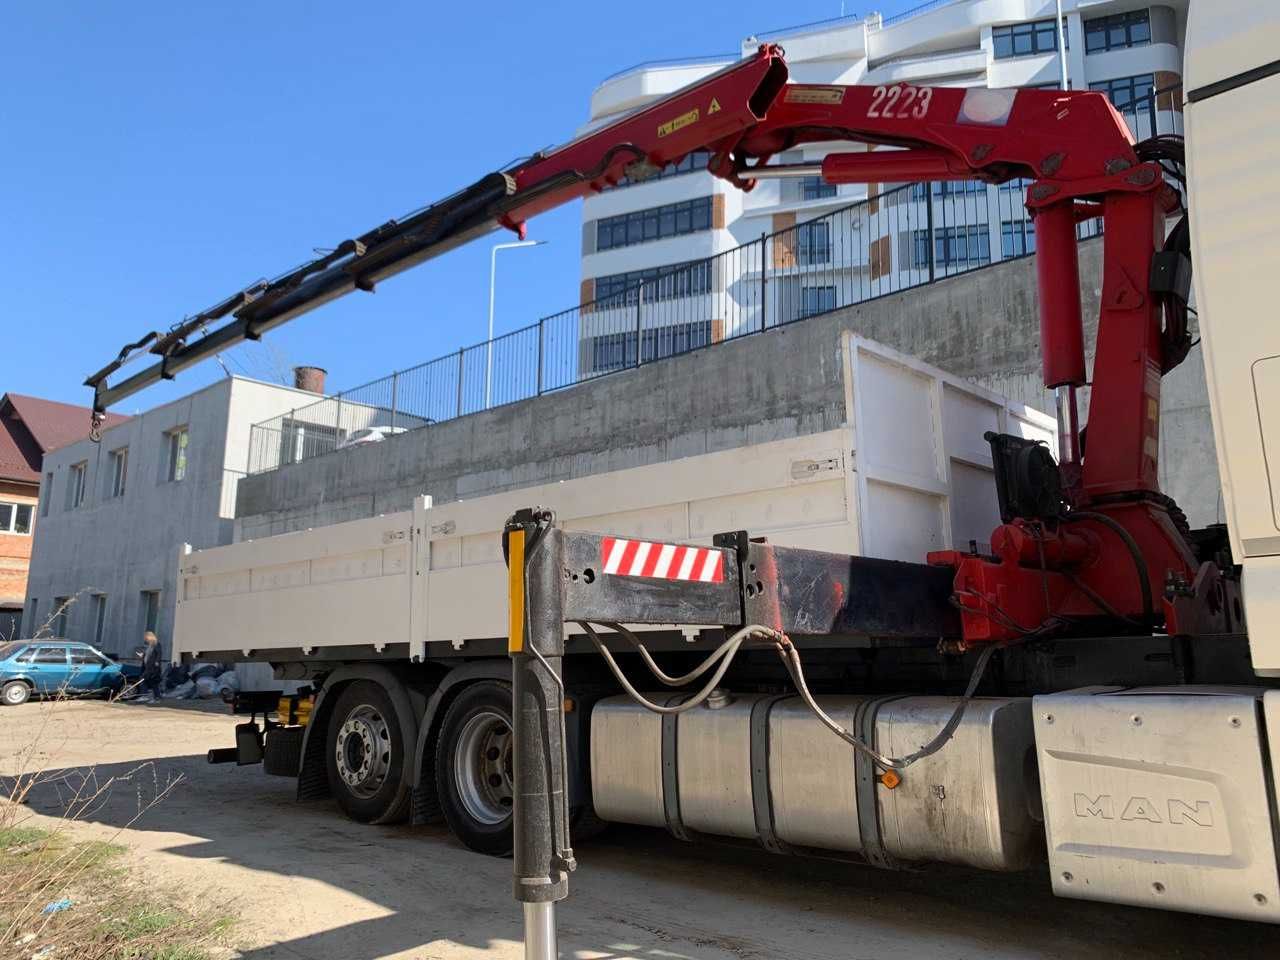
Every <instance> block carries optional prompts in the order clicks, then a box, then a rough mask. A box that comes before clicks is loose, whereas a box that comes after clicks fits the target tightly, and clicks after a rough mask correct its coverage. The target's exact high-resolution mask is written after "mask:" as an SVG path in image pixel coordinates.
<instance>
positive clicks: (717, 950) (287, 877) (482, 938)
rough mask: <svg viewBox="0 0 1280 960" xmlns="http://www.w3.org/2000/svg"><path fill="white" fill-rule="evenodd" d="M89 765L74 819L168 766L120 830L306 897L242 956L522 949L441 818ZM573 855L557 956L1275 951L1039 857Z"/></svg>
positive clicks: (499, 879) (1271, 944)
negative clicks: (944, 863)
mask: <svg viewBox="0 0 1280 960" xmlns="http://www.w3.org/2000/svg"><path fill="white" fill-rule="evenodd" d="M190 746H195V745H194V744H191V745H190ZM200 746H201V747H202V748H203V747H204V746H205V745H203V744H202V745H200ZM86 769H87V768H68V769H65V770H62V771H56V772H55V773H54V776H55V777H60V778H61V782H62V784H63V786H62V788H59V787H58V786H57V784H56V783H55V782H50V783H49V784H46V785H44V786H42V787H39V788H37V789H36V790H35V791H33V793H32V794H31V795H30V797H29V798H28V803H29V805H30V807H31V808H32V809H33V810H35V811H37V812H39V813H42V814H47V815H54V816H57V815H60V814H61V813H62V812H63V809H64V807H65V804H66V797H67V792H66V784H67V783H73V782H75V780H76V778H78V777H80V776H82V775H83V773H84V771H85V770H86ZM95 775H96V777H97V779H98V780H99V782H101V781H104V780H105V779H106V778H109V777H112V776H116V777H120V778H124V779H122V780H121V781H120V782H118V783H117V784H116V786H115V788H114V789H113V790H112V792H111V794H110V796H108V797H107V798H105V800H104V801H103V802H102V803H101V805H99V806H98V807H97V808H96V809H94V810H93V811H92V812H91V814H90V815H89V816H88V817H87V819H88V820H90V821H92V822H96V823H100V824H105V825H110V826H116V827H119V826H123V825H125V824H127V823H129V822H130V821H131V820H132V819H133V818H134V817H136V815H137V812H138V809H139V805H140V804H145V803H146V802H147V801H148V799H149V796H150V795H154V791H156V790H158V789H161V788H162V787H163V785H164V784H165V783H166V782H168V781H169V779H170V778H172V777H176V776H181V778H182V780H181V782H179V783H178V784H177V786H176V787H174V788H173V789H172V791H171V792H170V793H169V794H168V795H167V796H166V797H165V798H164V800H163V801H162V802H160V803H159V804H157V805H155V806H154V807H153V808H152V809H150V810H148V811H147V812H146V813H145V815H144V816H143V817H142V818H141V819H140V820H139V821H138V822H137V823H134V824H133V826H132V827H131V829H133V830H135V831H153V832H157V833H164V834H178V835H182V836H179V837H177V838H174V839H173V841H172V843H165V844H162V845H161V847H160V849H164V850H166V851H167V852H168V853H171V854H176V855H179V856H182V857H190V858H194V859H197V860H207V861H221V862H226V863H230V864H234V865H237V866H239V867H242V868H246V870H247V871H252V872H246V873H245V874H244V885H243V887H242V888H241V889H239V890H237V891H234V892H233V894H232V896H233V897H239V898H240V899H241V900H245V899H249V900H254V899H256V898H260V897H269V898H275V900H276V901H278V903H279V909H278V911H277V912H278V914H279V915H280V917H282V918H287V917H290V916H304V915H305V916H307V917H308V918H309V921H310V927H311V928H313V929H320V930H321V932H317V933H311V934H303V935H294V934H293V933H291V932H288V928H287V924H288V922H289V921H287V920H286V919H281V921H280V922H281V924H283V925H284V926H283V928H282V932H280V933H279V934H277V935H276V937H275V938H274V939H277V940H279V941H281V942H278V943H276V945H274V946H270V947H264V948H260V949H251V950H248V951H247V952H245V953H243V956H244V957H247V958H252V960H266V958H280V957H293V958H296V957H308V958H310V957H314V958H342V960H374V958H378V957H385V956H388V955H397V954H403V955H404V956H408V957H414V958H420V960H427V958H450V960H452V958H461V957H473V956H480V955H488V956H505V957H514V956H518V955H519V953H520V948H519V947H517V946H515V944H516V943H518V942H519V941H520V938H521V931H520V926H519V918H520V914H519V911H518V908H517V906H516V905H515V904H514V903H513V901H512V899H511V892H510V891H511V873H510V870H511V866H510V862H509V861H507V860H500V859H493V858H488V857H484V856H481V855H478V854H473V853H471V852H469V851H467V850H465V849H463V848H462V847H461V846H460V845H459V844H458V843H457V842H456V841H454V840H453V839H452V838H451V836H450V835H449V834H448V833H447V831H446V830H444V829H443V828H442V827H439V826H430V827H422V828H408V827H381V828H380V827H367V826H362V825H359V824H355V823H351V822H349V821H347V820H345V819H343V817H342V816H341V814H340V813H339V812H338V810H337V809H336V807H335V806H334V805H333V804H331V803H328V802H320V803H313V804H305V805H298V804H296V803H294V801H293V782H292V781H291V780H281V779H275V778H270V777H266V776H264V775H263V774H262V772H261V769H260V768H235V767H225V766H223V767H210V766H208V765H207V764H206V763H205V759H204V755H203V753H200V754H192V755H188V756H178V757H167V758H163V759H159V760H156V761H155V762H154V766H153V767H148V768H144V769H143V770H139V768H138V762H136V761H130V762H127V763H119V764H111V765H102V766H98V767H97V768H95ZM192 838H194V839H192ZM578 859H579V862H580V863H581V865H582V866H581V868H580V869H579V871H578V873H577V874H575V876H574V878H573V881H572V895H571V899H570V900H569V901H568V902H567V903H566V904H563V905H562V906H561V909H560V937H561V950H562V956H564V957H574V958H588V957H590V958H614V957H616V958H622V957H645V958H655V960H656V958H661V960H682V958H687V960H726V958H731V960H732V958H736V960H755V958H789V960H810V958H812V960H889V958H892V960H914V958H926V957H928V958H934V957H951V958H963V957H969V958H978V957H1028V958H1057V957H1063V958H1067V957H1082V956H1092V957H1126V958H1155V957H1162V958H1163V957H1180V958H1198V957H1206V958H1208V957H1214V958H1217V957H1227V956H1230V957H1237V958H1247V957H1275V956H1277V955H1280V929H1277V928H1273V927H1268V926H1262V925H1258V924H1249V923H1244V922H1235V921H1227V920H1219V919H1213V918H1204V917H1196V916H1190V915H1183V914H1170V913H1163V912H1157V911H1150V910H1139V909H1131V908H1122V907H1113V906H1109V905H1105V904H1096V903H1084V902H1077V901H1067V900H1059V899H1056V898H1054V897H1053V896H1052V894H1051V893H1050V890H1049V885H1048V879H1047V877H1046V876H1045V875H1044V874H1043V872H1036V873H1032V874H1018V875H1013V876H1000V875H991V874H981V873H976V872H970V871H962V870H956V869H948V868H931V869H930V870H928V871H920V872H905V873H891V872H885V871H879V870H875V869H872V868H868V867H861V866H850V865H847V864H842V863H836V862H828V861H815V860H801V859H791V858H782V857H774V856H771V855H769V854H766V853H763V852H758V851H755V850H751V849H742V848H734V847H720V846H689V845H685V844H681V843H679V842H677V841H675V840H673V839H671V838H669V837H668V836H666V834H664V833H662V832H660V831H657V830H646V829H640V828H627V827H615V828H614V829H613V830H611V831H610V832H609V833H607V834H605V835H604V836H603V837H601V838H599V839H597V840H595V841H593V842H590V843H587V844H584V845H581V846H580V847H579V849H578ZM301 880H311V881H319V883H320V884H323V885H324V887H322V888H318V887H317V886H316V885H315V884H310V883H306V884H304V883H299V881H301ZM324 888H331V890H332V891H335V892H336V891H342V892H345V893H346V894H349V895H350V896H342V895H339V894H337V893H334V898H335V900H337V901H341V902H342V903H350V902H352V901H353V900H354V898H359V901H358V902H363V904H364V910H363V912H364V913H366V914H370V915H368V916H364V917H357V918H355V919H349V918H348V917H347V916H344V915H343V911H342V910H340V909H338V908H337V907H336V906H332V907H331V906H327V905H326V902H325V897H324V895H323V890H324ZM318 890H319V891H320V893H318V892H317V891H318ZM317 914H319V915H320V917H319V920H320V922H315V921H316V919H317V918H316V915H317ZM486 951H492V952H489V953H487V954H486Z"/></svg>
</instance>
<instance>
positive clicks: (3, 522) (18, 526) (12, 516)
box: [0, 500, 35, 537]
mask: <svg viewBox="0 0 1280 960" xmlns="http://www.w3.org/2000/svg"><path fill="white" fill-rule="evenodd" d="M34 511H35V508H34V507H32V506H31V504H29V503H10V502H9V501H7V500H0V533H17V534H20V535H22V536H26V537H29V536H31V515H32V513H33V512H34Z"/></svg>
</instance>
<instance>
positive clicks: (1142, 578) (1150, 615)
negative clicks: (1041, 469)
mask: <svg viewBox="0 0 1280 960" xmlns="http://www.w3.org/2000/svg"><path fill="white" fill-rule="evenodd" d="M1062 519H1063V520H1064V521H1067V522H1075V521H1078V520H1092V521H1094V522H1095V523H1100V524H1102V525H1103V526H1104V527H1106V528H1107V529H1108V530H1110V531H1111V532H1112V533H1114V534H1115V535H1116V536H1117V537H1119V538H1120V539H1121V540H1122V541H1123V542H1124V545H1125V548H1126V549H1127V550H1128V551H1129V556H1130V558H1131V559H1132V560H1133V568H1134V570H1135V572H1136V573H1137V574H1138V587H1139V589H1141V591H1142V611H1143V618H1144V619H1145V621H1146V625H1147V626H1150V625H1152V624H1154V623H1155V622H1156V608H1155V600H1154V599H1153V597H1152V594H1151V579H1150V577H1148V576H1147V562H1146V560H1144V559H1143V557H1142V549H1141V548H1140V547H1139V546H1138V541H1137V540H1135V539H1133V534H1131V533H1130V532H1129V531H1128V530H1126V529H1125V528H1124V527H1123V526H1121V524H1120V523H1119V522H1118V521H1117V520H1116V519H1115V518H1114V517H1109V516H1107V515H1106V514H1105V513H1097V512H1095V511H1093V510H1072V511H1071V512H1069V513H1067V514H1065V515H1064V516H1063V518H1062Z"/></svg>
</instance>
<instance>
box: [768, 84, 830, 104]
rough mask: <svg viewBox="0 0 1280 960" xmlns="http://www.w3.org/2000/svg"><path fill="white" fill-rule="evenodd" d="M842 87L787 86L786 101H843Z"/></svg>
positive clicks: (784, 98)
mask: <svg viewBox="0 0 1280 960" xmlns="http://www.w3.org/2000/svg"><path fill="white" fill-rule="evenodd" d="M844 89H845V88H844V87H799V86H795V87H787V92H786V93H785V94H784V95H783V97H782V99H783V101H784V102H786V103H844Z"/></svg>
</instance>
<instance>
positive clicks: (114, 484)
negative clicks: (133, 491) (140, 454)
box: [107, 444, 129, 499]
mask: <svg viewBox="0 0 1280 960" xmlns="http://www.w3.org/2000/svg"><path fill="white" fill-rule="evenodd" d="M107 461H108V462H109V463H110V465H111V475H110V476H109V477H108V480H109V481H110V484H111V486H110V489H109V492H108V496H109V497H110V498H112V499H114V498H116V497H123V496H124V494H125V490H126V489H128V486H129V446H128V444H126V445H125V446H123V447H116V449H114V450H112V451H111V452H110V453H108V454H107Z"/></svg>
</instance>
